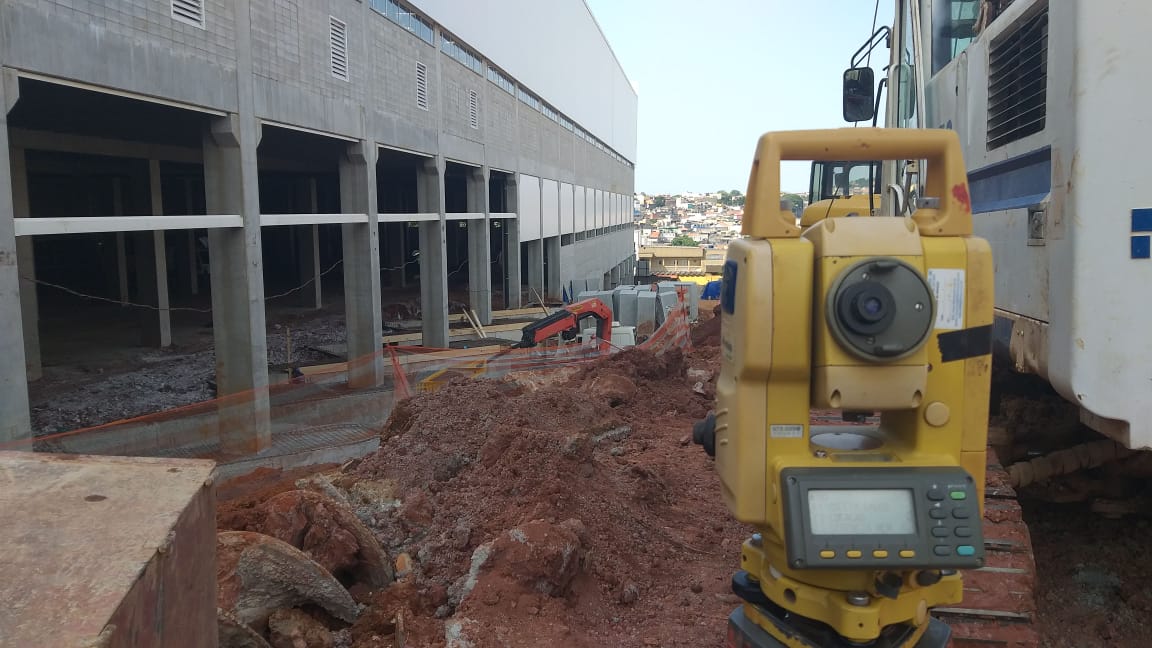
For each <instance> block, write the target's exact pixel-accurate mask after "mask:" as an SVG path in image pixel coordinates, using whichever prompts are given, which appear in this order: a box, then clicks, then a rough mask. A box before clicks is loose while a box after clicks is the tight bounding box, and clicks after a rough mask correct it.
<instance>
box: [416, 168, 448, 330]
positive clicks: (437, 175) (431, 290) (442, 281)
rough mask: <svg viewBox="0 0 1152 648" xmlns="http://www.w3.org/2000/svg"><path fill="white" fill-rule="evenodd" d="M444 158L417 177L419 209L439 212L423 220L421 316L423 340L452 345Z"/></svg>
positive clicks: (421, 170)
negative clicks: (433, 216)
mask: <svg viewBox="0 0 1152 648" xmlns="http://www.w3.org/2000/svg"><path fill="white" fill-rule="evenodd" d="M444 166H445V164H444V158H443V157H442V156H437V157H436V159H435V160H429V161H427V162H425V164H424V166H423V167H421V168H420V171H419V176H418V179H417V187H416V190H417V197H416V201H417V209H419V210H420V211H421V212H424V213H428V212H432V211H435V213H436V214H437V215H438V216H439V218H438V220H435V221H421V222H420V319H421V321H422V333H423V336H422V343H423V345H424V346H427V347H436V348H447V347H448V341H449V338H448V241H447V233H446V231H445V229H446V223H447V220H446V218H445V215H444Z"/></svg>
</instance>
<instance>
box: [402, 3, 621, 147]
mask: <svg viewBox="0 0 1152 648" xmlns="http://www.w3.org/2000/svg"><path fill="white" fill-rule="evenodd" d="M411 1H412V4H414V5H416V8H417V9H420V10H421V11H423V12H424V13H426V14H428V15H429V16H430V17H431V18H432V19H433V20H435V21H436V22H439V23H440V24H441V25H443V26H444V27H446V28H447V29H448V31H450V32H452V33H453V34H455V35H456V36H457V37H458V38H460V39H461V40H462V41H464V43H465V44H466V45H470V46H471V47H472V48H473V49H476V50H478V51H479V53H480V54H481V55H482V56H484V57H486V58H488V59H489V60H491V61H492V62H493V63H495V64H496V65H497V66H498V67H500V68H502V69H503V70H504V71H506V72H507V73H508V74H510V75H512V76H513V77H514V78H515V79H516V80H517V81H519V82H520V83H522V84H523V85H524V86H526V87H527V88H528V89H529V90H531V91H532V92H534V93H535V94H537V95H539V96H540V97H541V98H542V99H544V100H545V101H547V102H548V103H550V104H552V105H553V106H555V107H556V109H557V110H559V111H560V112H562V113H564V114H566V115H568V116H569V117H571V118H572V120H573V121H575V122H576V123H578V124H580V125H581V126H583V127H584V129H585V130H587V131H589V132H591V133H592V134H593V135H596V136H597V137H599V138H600V139H601V140H603V141H604V142H605V143H606V144H608V145H609V146H611V147H612V148H614V149H616V150H617V151H618V152H619V153H620V154H621V155H623V156H624V157H626V158H628V159H629V160H632V161H635V160H636V108H637V98H636V91H635V90H634V89H633V88H632V84H631V82H630V81H629V80H628V77H627V76H626V75H625V74H624V70H623V69H622V68H621V66H620V64H619V63H618V62H617V60H616V57H615V55H614V54H613V53H612V50H611V48H610V47H609V46H608V42H607V40H606V39H605V38H604V34H603V33H602V32H601V31H600V27H599V26H598V25H597V24H596V20H595V19H594V18H593V17H592V13H591V11H590V10H589V9H588V5H586V4H585V3H584V1H583V0H546V1H542V0H411Z"/></svg>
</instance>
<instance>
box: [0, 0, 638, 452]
mask: <svg viewBox="0 0 1152 648" xmlns="http://www.w3.org/2000/svg"><path fill="white" fill-rule="evenodd" d="M0 33H3V34H4V39H3V40H0V81H2V83H0V99H2V103H3V106H4V111H3V113H2V115H3V121H2V122H0V126H3V128H0V144H3V145H4V148H6V149H7V150H8V152H9V155H7V156H0V355H2V357H3V358H4V363H3V365H2V368H0V412H3V414H0V440H4V439H19V438H23V437H26V436H28V435H29V433H30V432H29V430H30V427H29V413H28V401H27V387H28V382H27V381H28V380H36V379H38V378H39V376H40V373H41V358H42V351H43V349H42V348H41V347H42V344H43V343H45V342H46V340H45V339H44V337H45V335H46V334H45V327H44V321H45V320H46V319H47V318H48V317H49V315H50V314H51V309H52V308H53V304H54V303H55V302H54V299H55V296H56V295H57V293H60V292H66V293H69V294H76V295H84V296H86V297H87V298H90V299H96V300H104V301H112V302H119V303H121V304H125V305H128V304H132V305H133V306H134V310H133V311H132V312H133V313H134V315H133V317H137V318H140V319H141V320H142V323H140V331H141V337H142V342H143V343H144V344H146V345H150V346H154V347H165V346H168V345H170V344H171V343H172V326H173V324H172V317H173V314H174V313H176V312H178V311H180V312H189V313H203V314H204V317H205V318H208V313H210V326H211V329H212V341H213V344H214V349H215V357H216V381H215V384H216V386H217V389H218V391H219V393H220V394H222V395H228V394H240V393H250V394H254V396H252V397H251V398H250V399H248V400H246V401H245V402H244V404H243V406H238V407H236V408H233V409H234V410H235V411H234V412H232V414H231V415H232V416H235V417H238V418H237V419H236V420H237V422H238V424H242V425H245V426H248V427H250V428H251V429H253V430H254V434H253V435H252V439H253V441H252V443H254V444H255V447H260V445H261V444H263V443H266V441H267V435H268V427H269V424H268V420H267V396H266V395H265V396H260V395H259V394H260V393H266V390H265V389H264V388H265V387H267V383H268V372H267V367H268V349H267V344H266V320H265V308H266V300H267V299H271V297H270V295H272V294H273V293H275V296H276V297H278V298H282V297H283V296H284V295H289V296H290V297H289V298H290V299H293V300H296V302H297V303H299V304H315V305H317V306H319V304H320V303H321V301H322V300H323V299H324V294H323V292H322V290H326V289H327V288H326V287H327V286H328V285H330V283H331V281H332V280H334V279H336V280H340V281H339V283H340V286H339V292H340V293H341V294H342V298H343V301H344V308H345V318H344V319H345V325H346V334H347V340H346V343H347V353H348V356H349V357H350V358H363V357H375V358H376V361H374V362H361V363H350V367H351V368H350V369H349V376H348V379H349V384H350V385H351V386H353V387H358V386H373V385H378V384H380V382H381V381H382V378H383V374H384V367H383V362H382V361H381V360H380V358H381V354H380V349H381V330H382V326H383V322H384V316H383V315H382V310H384V309H386V307H387V305H388V302H389V300H390V299H393V298H395V299H400V298H401V297H402V296H403V295H404V294H406V293H405V291H407V290H410V291H413V293H414V294H417V293H418V298H417V299H418V303H419V314H420V319H421V321H422V326H423V343H424V345H426V346H434V347H444V346H448V342H449V328H448V322H449V313H450V310H452V306H453V305H456V304H466V305H467V306H469V307H471V308H472V309H473V310H474V311H475V312H476V313H477V315H478V316H479V318H480V320H481V322H483V323H488V322H490V321H491V317H492V311H493V309H494V307H495V308H518V307H521V306H522V305H524V304H525V301H526V300H527V301H535V300H536V299H537V296H539V297H542V298H544V299H548V298H551V299H555V298H559V297H560V295H561V294H563V293H564V291H565V288H566V287H567V288H569V289H570V285H571V282H572V281H574V280H581V281H582V282H584V283H587V282H595V283H608V284H610V283H612V282H614V281H620V282H624V281H627V279H628V278H629V277H631V276H632V275H633V273H634V265H635V250H634V245H633V235H632V231H631V230H632V209H631V205H632V195H633V190H634V187H633V177H634V171H633V168H634V167H633V161H634V160H635V158H636V155H635V151H636V106H637V97H636V93H635V91H634V90H633V88H632V86H631V84H630V83H629V82H628V79H627V77H626V76H625V74H624V72H623V70H622V69H621V66H620V65H619V63H618V62H617V61H616V59H615V57H614V55H613V54H612V51H611V48H610V47H609V45H608V43H607V41H606V39H605V38H604V36H603V34H602V33H601V32H600V30H599V28H598V26H597V25H596V23H595V19H594V18H593V16H592V15H591V13H590V11H589V9H588V7H587V5H586V4H585V3H584V2H583V1H582V0H553V1H550V2H547V3H540V2H536V1H535V0H470V1H469V2H457V1H455V0H412V3H411V4H409V3H404V2H399V1H397V0H0ZM181 309H182V310H181ZM68 315H69V313H66V312H65V313H56V316H59V317H67V316H68ZM76 325H77V326H82V325H83V322H77V323H76Z"/></svg>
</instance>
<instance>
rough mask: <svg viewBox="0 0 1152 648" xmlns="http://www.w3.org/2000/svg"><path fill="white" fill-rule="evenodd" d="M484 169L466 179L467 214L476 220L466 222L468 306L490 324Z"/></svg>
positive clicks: (489, 243) (489, 241)
mask: <svg viewBox="0 0 1152 648" xmlns="http://www.w3.org/2000/svg"><path fill="white" fill-rule="evenodd" d="M488 176H489V172H488V167H482V168H480V169H476V170H475V171H473V172H472V173H471V174H470V175H469V177H468V211H470V212H480V217H481V219H480V220H473V221H471V222H469V223H468V303H469V304H470V305H471V307H472V309H473V310H475V311H476V316H477V317H479V318H480V323H481V324H491V323H492V239H491V232H492V229H491V227H490V226H489V224H488V208H489V205H488Z"/></svg>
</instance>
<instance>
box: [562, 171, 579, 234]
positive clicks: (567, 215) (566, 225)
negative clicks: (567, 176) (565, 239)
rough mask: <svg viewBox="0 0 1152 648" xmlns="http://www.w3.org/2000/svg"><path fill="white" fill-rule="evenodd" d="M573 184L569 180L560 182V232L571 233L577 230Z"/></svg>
mask: <svg viewBox="0 0 1152 648" xmlns="http://www.w3.org/2000/svg"><path fill="white" fill-rule="evenodd" d="M574 200H575V198H574V197H573V191H572V185H570V184H568V183H567V182H561V183H560V233H561V234H571V233H573V232H575V231H576V227H575V216H574V211H575V210H574V207H573V201H574Z"/></svg>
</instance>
